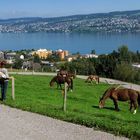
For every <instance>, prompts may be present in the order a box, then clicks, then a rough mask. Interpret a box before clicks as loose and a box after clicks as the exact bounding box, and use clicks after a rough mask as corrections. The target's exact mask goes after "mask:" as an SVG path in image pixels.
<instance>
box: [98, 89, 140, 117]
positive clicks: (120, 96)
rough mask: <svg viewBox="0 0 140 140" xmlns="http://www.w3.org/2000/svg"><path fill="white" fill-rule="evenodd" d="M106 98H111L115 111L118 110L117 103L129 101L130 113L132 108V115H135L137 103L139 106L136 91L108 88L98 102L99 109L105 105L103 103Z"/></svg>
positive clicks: (138, 96)
mask: <svg viewBox="0 0 140 140" xmlns="http://www.w3.org/2000/svg"><path fill="white" fill-rule="evenodd" d="M107 98H111V99H112V100H113V102H114V105H115V110H116V111H119V108H118V103H117V102H118V101H128V100H129V101H130V111H131V110H132V107H134V112H133V114H136V109H137V103H138V104H139V106H140V94H139V92H138V91H136V90H133V89H127V88H123V89H116V88H114V87H113V88H109V89H107V90H106V91H105V93H104V94H103V96H102V98H101V99H100V101H99V108H103V107H104V105H105V101H106V99H107Z"/></svg>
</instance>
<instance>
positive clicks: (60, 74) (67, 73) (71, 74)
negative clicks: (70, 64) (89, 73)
mask: <svg viewBox="0 0 140 140" xmlns="http://www.w3.org/2000/svg"><path fill="white" fill-rule="evenodd" d="M57 76H63V77H66V76H68V77H70V78H73V79H75V77H76V75H75V74H74V73H72V72H69V71H67V70H62V69H61V70H60V71H58V72H57Z"/></svg>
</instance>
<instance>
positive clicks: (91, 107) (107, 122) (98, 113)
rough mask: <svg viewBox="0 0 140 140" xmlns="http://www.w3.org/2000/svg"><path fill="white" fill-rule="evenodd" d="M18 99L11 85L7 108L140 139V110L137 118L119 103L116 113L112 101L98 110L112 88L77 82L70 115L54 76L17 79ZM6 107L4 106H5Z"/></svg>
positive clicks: (125, 104) (69, 105)
mask: <svg viewBox="0 0 140 140" xmlns="http://www.w3.org/2000/svg"><path fill="white" fill-rule="evenodd" d="M13 76H14V77H15V97H16V100H15V101H13V100H12V98H11V81H10V82H9V87H8V91H7V100H6V101H4V104H6V105H9V106H11V107H15V108H20V109H22V110H26V111H31V112H35V113H39V114H43V115H47V116H50V117H53V118H57V119H61V120H65V121H68V122H73V123H77V124H81V125H85V126H88V127H94V129H97V130H103V131H107V132H110V133H113V134H115V135H123V136H126V137H128V138H131V139H139V138H140V109H138V111H137V114H136V115H133V114H132V113H130V112H129V103H128V102H119V108H120V111H119V112H116V111H114V105H113V102H112V100H110V99H108V100H107V101H106V104H105V108H104V109H99V108H98V103H99V98H100V97H101V96H102V95H103V93H104V91H105V90H106V89H107V88H108V87H109V85H107V84H104V83H100V84H99V85H96V84H90V83H85V82H84V80H82V79H78V78H76V79H74V90H73V92H70V91H69V92H68V95H67V111H66V112H64V111H63V95H62V91H61V90H60V89H57V88H56V85H55V86H54V87H53V88H50V87H49V81H50V80H51V78H52V77H50V76H35V75H13ZM1 103H2V102H1Z"/></svg>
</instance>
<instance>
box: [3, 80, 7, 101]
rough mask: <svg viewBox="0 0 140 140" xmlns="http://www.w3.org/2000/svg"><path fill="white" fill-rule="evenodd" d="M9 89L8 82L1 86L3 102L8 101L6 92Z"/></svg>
mask: <svg viewBox="0 0 140 140" xmlns="http://www.w3.org/2000/svg"><path fill="white" fill-rule="evenodd" d="M7 87H8V81H4V82H3V83H2V84H1V94H2V95H1V100H5V99H6V91H7Z"/></svg>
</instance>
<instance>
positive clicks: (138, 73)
mask: <svg viewBox="0 0 140 140" xmlns="http://www.w3.org/2000/svg"><path fill="white" fill-rule="evenodd" d="M134 63H137V64H138V63H139V64H140V52H139V51H136V52H132V51H130V50H129V49H128V47H127V46H125V45H123V46H121V47H119V48H118V50H117V51H115V50H114V51H112V53H110V54H108V55H105V54H102V55H99V56H98V58H82V59H81V58H79V59H76V60H73V61H71V62H66V63H64V64H63V65H60V68H64V69H67V70H69V71H73V72H76V73H77V74H82V75H90V74H96V75H99V76H102V77H107V78H114V79H118V80H122V81H127V82H133V83H137V84H140V69H139V68H136V67H133V66H132V64H134Z"/></svg>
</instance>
